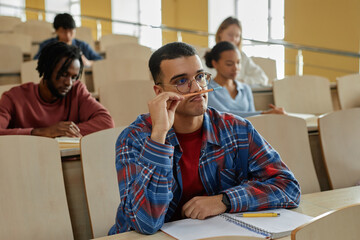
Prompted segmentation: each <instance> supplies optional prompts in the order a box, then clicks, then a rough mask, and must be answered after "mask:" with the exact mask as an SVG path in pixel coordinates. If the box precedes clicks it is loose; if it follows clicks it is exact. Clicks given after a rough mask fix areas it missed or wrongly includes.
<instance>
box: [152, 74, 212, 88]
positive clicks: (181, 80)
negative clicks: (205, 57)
mask: <svg viewBox="0 0 360 240" xmlns="http://www.w3.org/2000/svg"><path fill="white" fill-rule="evenodd" d="M210 80H211V74H210V73H207V72H200V73H198V74H196V75H195V76H194V77H193V78H192V79H191V78H188V77H186V76H181V77H178V78H175V79H172V80H171V82H173V84H164V83H163V84H161V83H158V84H157V85H170V86H175V87H176V89H177V90H178V91H179V92H180V93H189V92H190V89H191V86H192V82H193V81H196V83H197V84H198V85H199V86H200V87H201V88H204V87H206V86H207V85H208V84H209V82H210Z"/></svg>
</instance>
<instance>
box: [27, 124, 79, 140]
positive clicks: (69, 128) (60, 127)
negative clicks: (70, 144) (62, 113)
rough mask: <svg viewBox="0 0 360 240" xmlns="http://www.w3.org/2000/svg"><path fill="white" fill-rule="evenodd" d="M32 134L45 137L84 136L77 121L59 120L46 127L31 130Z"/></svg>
mask: <svg viewBox="0 0 360 240" xmlns="http://www.w3.org/2000/svg"><path fill="white" fill-rule="evenodd" d="M31 135H35V136H43V137H51V138H54V137H62V136H66V137H82V135H81V134H80V129H79V128H78V126H76V124H75V123H73V122H71V121H68V122H58V123H57V124H55V125H52V126H50V127H45V128H34V129H33V130H32V131H31Z"/></svg>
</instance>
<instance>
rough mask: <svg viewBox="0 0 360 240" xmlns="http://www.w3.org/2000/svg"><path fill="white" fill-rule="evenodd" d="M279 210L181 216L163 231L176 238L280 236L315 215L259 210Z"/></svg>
mask: <svg viewBox="0 0 360 240" xmlns="http://www.w3.org/2000/svg"><path fill="white" fill-rule="evenodd" d="M265 212H276V213H280V216H278V217H256V218H246V217H240V216H238V214H237V213H224V214H221V215H218V216H215V217H211V218H208V219H205V220H196V219H182V220H179V221H174V222H169V223H165V224H164V225H163V227H162V228H161V230H162V231H163V232H165V233H167V234H169V235H171V236H173V237H175V238H177V239H187V240H188V239H201V238H209V237H219V236H252V237H263V238H271V239H276V238H281V237H284V236H287V235H290V234H291V231H292V230H294V229H295V228H297V227H298V226H301V225H302V224H304V223H307V222H309V221H310V220H311V219H312V217H310V216H307V215H305V214H302V213H298V212H295V211H290V210H286V209H275V210H274V209H273V210H264V211H257V212H256V213H265Z"/></svg>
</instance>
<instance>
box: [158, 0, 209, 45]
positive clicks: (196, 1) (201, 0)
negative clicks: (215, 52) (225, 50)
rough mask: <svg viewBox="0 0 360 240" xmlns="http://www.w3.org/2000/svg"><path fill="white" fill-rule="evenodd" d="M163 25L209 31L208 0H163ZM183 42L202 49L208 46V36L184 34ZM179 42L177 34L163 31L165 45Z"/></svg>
mask: <svg viewBox="0 0 360 240" xmlns="http://www.w3.org/2000/svg"><path fill="white" fill-rule="evenodd" d="M161 4H162V6H161V8H162V24H163V25H165V26H167V27H175V28H183V29H189V30H197V31H205V32H207V31H208V1H207V0H162V2H161ZM181 36H182V41H183V42H186V43H189V44H192V45H197V46H201V47H207V46H208V37H207V36H196V35H193V34H189V33H182V34H181ZM173 41H177V33H176V32H174V31H163V44H166V43H169V42H173Z"/></svg>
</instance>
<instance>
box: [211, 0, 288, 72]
mask: <svg viewBox="0 0 360 240" xmlns="http://www.w3.org/2000/svg"><path fill="white" fill-rule="evenodd" d="M219 9H221V11H219ZM228 16H235V17H237V18H238V19H239V20H240V21H241V23H242V28H243V32H242V34H243V38H245V39H254V40H260V41H268V40H273V39H279V40H282V39H283V38H284V0H267V1H265V0H224V1H218V0H209V32H210V33H216V30H217V28H218V27H219V25H220V23H221V22H222V21H223V20H224V19H225V18H226V17H228ZM269 26H270V27H269ZM214 45H215V39H214V37H210V38H209V46H210V47H212V46H214ZM242 50H243V51H244V52H245V53H246V54H247V55H248V56H258V57H265V58H272V59H275V60H276V64H277V73H278V78H283V77H284V68H285V63H284V55H285V49H284V47H283V46H281V45H268V44H265V45H264V44H261V45H260V44H254V43H252V42H251V41H247V40H243V47H242Z"/></svg>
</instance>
